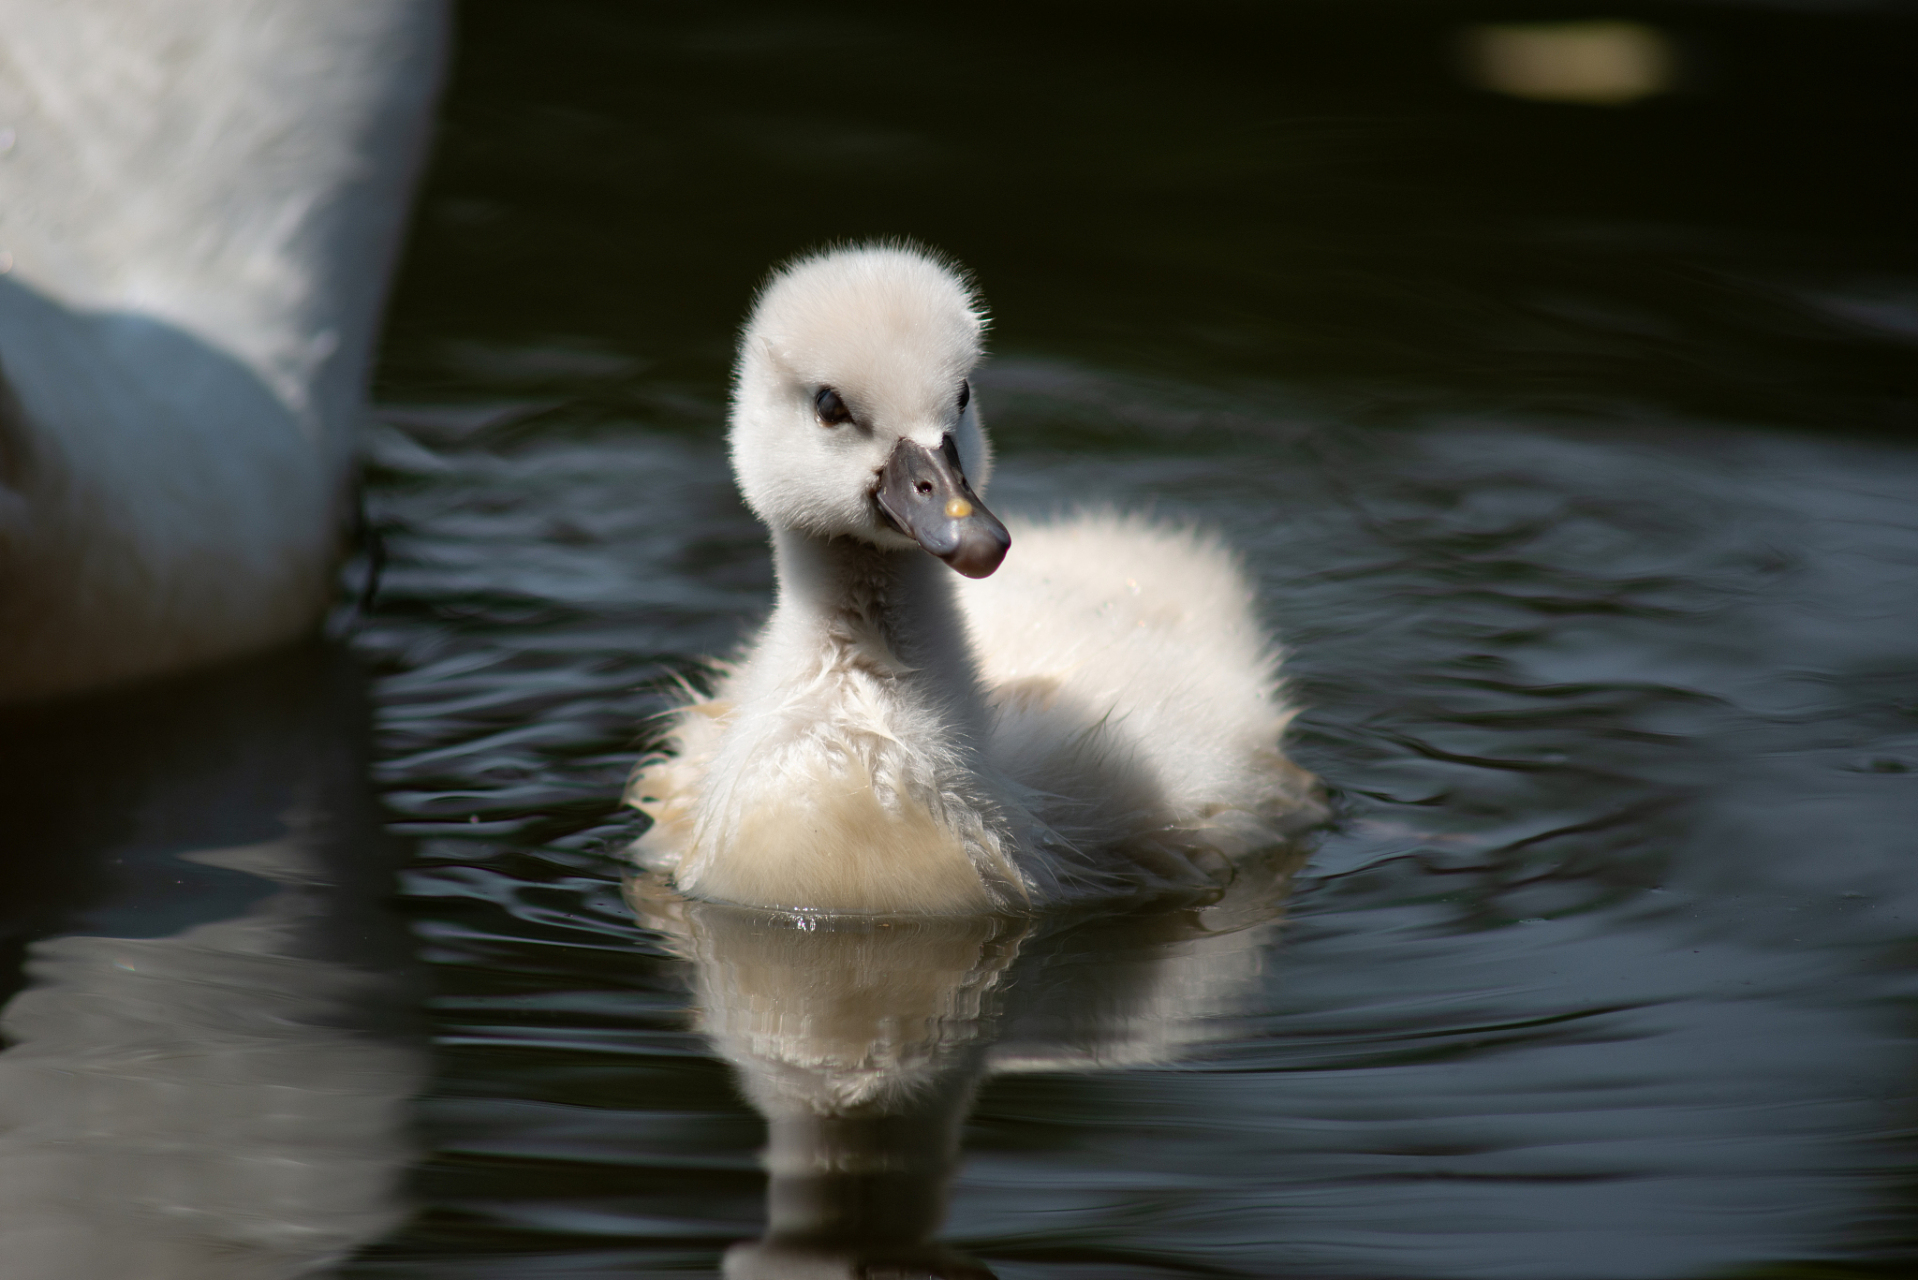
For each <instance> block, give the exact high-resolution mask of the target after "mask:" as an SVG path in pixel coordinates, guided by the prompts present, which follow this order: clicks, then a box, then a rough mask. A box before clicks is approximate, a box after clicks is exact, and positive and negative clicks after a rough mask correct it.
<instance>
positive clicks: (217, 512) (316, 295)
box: [0, 0, 447, 701]
mask: <svg viewBox="0 0 1918 1280" xmlns="http://www.w3.org/2000/svg"><path fill="white" fill-rule="evenodd" d="M446 10H447V5H446V3H445V0H225V2H223V3H220V4H204V3H178V2H169V0H87V2H86V3H75V4H49V3H45V0H0V212H3V213H4V217H3V218H0V701H6V700H9V699H20V698H35V697H48V696H52V695H56V694H62V693H67V692H71V691H74V690H78V689H84V688H88V687H91V686H96V685H103V684H109V683H113V682H116V681H123V680H132V679H137V678H140V677H144V676H150V675H155V674H159V673H162V672H167V671H172V670H177V669H180V668H184V667H187V666H192V665H195V664H199V663H205V662H211V661H215V660H218V659H221V658H226V657H230V656H234V655H237V654H241V653H244V652H247V651H249V650H254V649H259V648H262V647H265V646H267V645H271V644H275V643H278V642H282V641H285V640H288V639H291V638H293V637H294V636H296V635H298V634H299V633H300V632H301V631H303V630H306V629H308V628H310V627H311V626H312V625H313V624H314V622H315V620H316V619H317V618H318V616H319V614H320V612H321V611H322V609H323V608H324V607H325V605H326V602H327V601H328V599H329V598H330V597H331V596H332V594H333V590H334V584H333V574H332V570H333V567H334V565H335V563H336V561H337V559H338V555H339V552H340V549H341V543H342V535H343V533H344V531H345V528H346V526H347V521H348V517H349V516H350V514H351V510H352V508H351V503H350V492H351V482H352V478H353V476H352V471H353V460H354V456H355V445H356V443H357V441H356V437H357V434H358V430H357V429H358V425H359V423H358V420H359V417H360V415H361V413H362V412H363V411H364V396H365V390H366V382H367V377H368V372H369V370H370V368H371V364H372V360H373V353H374V346H375V340H376V338H377V336H378V325H379V316H380V309H381V304H382V302H383V301H384V296H385V291H386V282H387V278H388V275H389V270H390V266H391V263H392V261H393V259H394V258H395V256H396V253H397V250H398V247H399V240H400V235H401V233H402V231H403V229H404V227H405V222H406V211H407V204H408V196H409V194H410V192H411V189H412V185H413V180H414V177H415V175H416V173H417V171H418V168H419V165H420V162H421V159H422V158H423V155H424V152H425V144H426V140H427V135H428V129H429V125H430V123H431V118H432V106H433V102H434V99H435V96H436V94H437V90H438V84H439V78H440V68H441V64H442V62H443V60H444V57H443V54H444V49H445V45H446V38H447V31H446V28H447V13H446Z"/></svg>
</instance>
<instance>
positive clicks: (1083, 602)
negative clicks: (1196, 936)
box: [628, 246, 1321, 913]
mask: <svg viewBox="0 0 1918 1280" xmlns="http://www.w3.org/2000/svg"><path fill="white" fill-rule="evenodd" d="M984 328H985V317H984V314H983V311H982V308H981V305H980V303H979V302H978V300H977V299H976V298H975V297H974V296H973V294H972V292H971V290H970V288H969V287H968V286H967V284H966V283H965V281H964V280H962V279H961V278H960V277H959V275H958V274H956V273H955V272H954V271H953V270H952V269H951V268H950V267H948V266H946V265H945V264H943V263H941V262H940V261H938V260H936V259H935V258H933V257H931V256H929V255H927V254H926V253H924V252H921V251H918V250H915V249H911V248H903V247H892V246H874V247H865V248H854V249H841V250H835V251H833V252H829V253H825V254H822V255H819V256H816V257H811V258H806V259H802V260H800V261H798V262H795V263H793V264H792V265H791V266H788V267H787V268H785V269H784V270H783V271H781V272H779V273H778V274H777V275H775V276H774V277H773V279H772V281H771V283H769V284H768V285H767V286H766V288H765V290H764V291H763V292H762V293H761V294H760V297H759V300H758V303H757V305H756V306H755V308H754V310H753V314H752V318H751V320H750V322H749V323H748V324H747V326H746V331H745V335H744V337H743V338H742V339H741V342H740V350H739V360H738V366H737V369H736V374H735V390H734V402H733V412H732V428H731V433H730V443H731V451H732V463H733V470H734V473H735V475H736V477H737V478H738V482H739V488H740V492H741V493H742V494H743V495H744V496H745V499H746V502H747V504H748V505H749V506H750V507H751V508H752V510H753V512H754V513H755V514H756V515H758V516H759V518H760V519H761V520H762V521H764V522H765V523H766V525H767V526H768V527H769V528H770V529H771V531H772V544H773V557H774V563H775V566H776V569H777V573H778V582H779V598H778V604H777V606H776V607H775V608H774V610H773V614H772V617H771V619H770V620H768V622H767V623H766V625H765V628H764V629H763V630H762V631H761V632H760V634H759V636H758V637H757V638H756V639H755V640H754V641H753V642H752V643H751V645H750V646H749V647H748V649H747V651H746V653H745V654H744V656H743V657H742V659H741V660H740V661H739V662H738V663H737V664H735V665H732V666H729V667H727V668H726V669H725V672H724V675H723V678H722V680H721V682H720V685H719V687H718V689H717V690H716V691H715V693H714V695H713V696H712V697H711V698H709V699H699V700H695V701H694V702H692V704H691V705H689V706H687V707H685V708H683V709H681V710H680V711H679V712H677V713H676V714H675V718H674V721H673V724H672V728H671V732H670V734H669V737H668V742H667V747H668V749H669V751H670V754H667V755H664V756H660V757H657V758H652V759H649V760H647V761H645V762H642V764H641V766H640V768H639V770H638V772H636V773H635V775H634V778H633V782H632V786H631V789H630V791H629V795H628V798H629V800H630V801H631V802H632V803H633V804H635V805H636V806H638V807H640V808H641V809H643V810H645V811H646V812H647V813H648V814H650V815H651V817H652V818H653V820H654V824H653V826H652V827H651V829H650V830H648V831H647V833H646V834H645V836H644V837H642V838H641V840H640V841H639V843H638V845H637V847H636V850H635V852H636V854H637V855H638V857H639V859H640V861H641V862H642V863H645V864H647V865H649V866H652V867H655V868H658V869H660V870H663V871H668V872H670V873H671V874H672V876H673V878H674V880H675V882H676V883H677V885H678V887H679V888H680V889H681V890H683V891H684V892H686V893H689V894H693V895H695V896H698V897H702V898H709V899H716V900H720V901H726V902H735V903H742V904H746V905H752V906H761V907H784V908H799V909H821V910H840V911H863V912H880V913H958V912H975V911H989V910H999V909H1005V908H1015V907H1026V906H1039V905H1044V904H1050V903H1056V902H1060V901H1064V900H1071V899H1079V898H1086V897H1103V896H1131V895H1150V894H1154V893H1161V892H1168V891H1172V890H1176V889H1186V890H1190V889H1194V888H1204V887H1207V886H1208V885H1210V884H1213V883H1217V882H1219V881H1221V880H1223V879H1225V878H1227V877H1229V875H1230V862H1229V859H1230V858H1231V857H1232V856H1234V855H1236V854H1239V853H1243V852H1248V851H1250V850H1253V849H1258V848H1264V847H1269V846H1271V845H1273V844H1275V843H1277V842H1278V841H1280V840H1282V839H1283V838H1284V835H1285V834H1286V832H1287V831H1288V830H1293V829H1296V828H1297V827H1298V826H1299V825H1301V824H1302V821H1303V822H1309V821H1312V820H1314V819H1316V817H1317V816H1318V814H1319V813H1320V812H1321V811H1320V809H1319V807H1318V801H1317V800H1316V798H1315V795H1314V783H1313V780H1312V778H1311V777H1310V775H1308V774H1306V773H1305V772H1304V771H1302V770H1300V769H1298V768H1296V767H1295V766H1293V765H1291V764H1289V763H1288V762H1287V761H1286V760H1285V759H1284V757H1283V756H1281V755H1280V754H1279V750H1278V741H1279V735H1280V733H1281V731H1282V730H1283V729H1284V727H1285V723H1286V721H1287V720H1288V719H1289V718H1290V712H1289V711H1288V710H1287V709H1286V708H1285V707H1284V706H1283V705H1282V703H1281V702H1280V700H1279V697H1278V693H1277V680H1276V668H1277V657H1276V653H1275V651H1274V649H1273V646H1272V644H1271V642H1270V641H1269V639H1268V638H1267V637H1266V636H1265V634H1264V633H1263V632H1262V631H1261V629H1260V628H1259V626H1258V624H1257V622H1256V620H1255V619H1254V617H1253V611H1252V592H1251V590H1250V588H1249V586H1248V585H1247V583H1246V582H1245V580H1244V577H1243V576H1242V574H1241V573H1240V572H1239V570H1238V568H1237V566H1236V564H1235V563H1234V561H1233V559H1232V558H1231V556H1230V555H1228V554H1227V553H1226V552H1225V551H1224V550H1223V549H1222V548H1221V547H1220V546H1218V545H1217V544H1216V543H1215V542H1213V541H1211V540H1210V539H1208V538H1205V537H1202V536H1200V535H1197V534H1195V533H1192V532H1190V531H1184V530H1173V529H1166V528H1161V527H1156V526H1153V525H1150V524H1148V523H1145V522H1143V521H1141V520H1137V519H1129V518H1123V517H1115V516H1111V515H1091V516H1080V517H1076V518H1073V519H1070V520H1066V521H1062V522H1058V523H1053V524H1042V525H1030V526H1026V525H1018V524H1015V525H1014V527H1013V530H1012V532H1011V533H1008V531H1007V528H1006V526H1005V525H1003V524H1001V523H1000V522H999V520H998V519H997V518H995V517H994V516H993V514H992V513H991V512H990V511H988V510H987V509H986V506H985V504H984V503H983V502H982V501H981V499H980V497H979V494H980V492H982V491H983V490H984V489H985V487H986V480H987V478H988V475H989V473H990V470H991V466H992V454H991V449H990V447H989V445H988V444H987V441H986V436H985V433H984V430H983V428H982V425H981V422H980V414H979V405H978V402H977V399H976V397H974V395H973V394H972V389H971V386H970V384H969V382H968V381H967V379H968V375H969V374H970V373H971V371H972V369H973V366H974V365H975V364H976V363H977V362H978V360H979V358H980V355H981V353H982V342H981V339H982V336H983V331H984ZM1009 549H1010V552H1009ZM928 553H930V554H928ZM941 561H943V562H944V563H943V564H942V563H941ZM1002 561H1004V566H1005V567H1004V568H1003V569H1001V568H1000V565H1001V562H1002ZM955 570H956V571H957V572H956V573H955V572H954V571H955ZM995 570H998V573H997V575H996V576H994V571H995ZM962 575H963V576H962Z"/></svg>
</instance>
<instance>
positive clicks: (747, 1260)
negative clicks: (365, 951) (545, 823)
mask: <svg viewBox="0 0 1918 1280" xmlns="http://www.w3.org/2000/svg"><path fill="white" fill-rule="evenodd" d="M1294 857H1295V855H1293V854H1278V855H1268V856H1265V857H1258V858H1253V859H1249V860H1247V861H1246V862H1245V863H1243V864H1242V865H1241V868H1240V871H1241V874H1240V875H1238V876H1237V877H1235V879H1234V880H1233V883H1232V885H1231V886H1230V887H1229V888H1228V889H1227V891H1226V892H1225V894H1224V895H1223V897H1221V898H1220V899H1219V900H1218V901H1216V902H1214V903H1212V904H1211V905H1209V906H1207V907H1204V908H1202V909H1188V910H1178V911H1159V912H1150V913H1144V914H1137V915H1120V916H1108V917H1102V918H1095V919H1091V920H1079V921H1071V920H1058V919H1047V918H1045V917H1039V916H1023V917H1008V916H959V915H946V916H919V917H892V918H884V917H872V916H848V915H841V916H829V915H814V914H806V915H781V914H777V913H769V912H765V911H758V910H753V909H750V908H742V907H734V906H729V905H725V904H720V903H708V902H688V901H687V900H685V899H683V898H680V897H678V896H676V895H674V894H672V893H671V892H669V891H667V890H665V889H664V888H663V887H662V886H661V885H660V884H659V883H658V882H657V881H654V880H652V879H651V878H648V877H641V878H638V879H635V880H634V881H633V882H632V883H631V885H630V886H629V896H630V898H631V901H632V903H633V905H634V907H635V908H636V909H637V910H638V912H639V914H640V916H641V918H642V919H643V920H645V921H646V922H647V923H650V924H652V925H653V926H655V927H657V928H660V929H662V930H664V931H665V932H666V933H667V934H668V936H669V937H671V938H673V939H674V940H675V941H676V944H677V946H678V948H679V950H680V951H681V952H682V953H683V954H684V955H685V956H686V958H687V959H688V960H689V961H690V962H691V966H692V975H691V976H692V985H693V992H694V1000H695V1003H696V1004H697V1006H698V1009H699V1017H700V1029H701V1030H702V1031H703V1032H704V1033H705V1034H706V1035H707V1036H708V1037H709V1038H710V1039H711V1041H712V1044H713V1047H714V1049H715V1050H716V1051H717V1052H718V1053H719V1054H720V1055H721V1056H722V1057H724V1058H725V1059H726V1060H727V1061H728V1062H730V1063H731V1064H732V1065H733V1067H734V1069H735V1071H736V1072H737V1074H738V1078H739V1083H740V1087H741V1089H742V1090H743V1091H744V1092H745V1094H746V1096H747V1097H748V1098H749V1099H750V1100H751V1101H752V1103H753V1105H754V1107H756V1108H757V1109H758V1110H759V1111H760V1112H761V1114H763V1115H764V1116H765V1117H766V1124H767V1147H766V1152H765V1162H766V1169H767V1172H768V1174H769V1175H770V1178H771V1181H770V1184H769V1186H768V1188H767V1210H768V1214H767V1216H768V1222H767V1229H766V1234H765V1236H764V1238H762V1239H761V1240H758V1241H755V1242H752V1243H750V1244H743V1245H739V1246H736V1247H735V1248H734V1249H733V1250H731V1251H730V1252H729V1253H728V1255H727V1258H726V1268H725V1270H726V1275H727V1276H728V1277H730V1278H731V1280H759V1278H761V1277H765V1278H768V1280H770V1278H771V1277H781V1278H782V1280H784V1278H789V1277H793V1276H814V1275H817V1276H822V1277H824V1276H856V1275H885V1274H894V1273H895V1272H894V1271H892V1270H888V1268H895V1269H898V1270H897V1274H905V1275H920V1276H928V1277H951V1278H954V1280H958V1278H961V1277H985V1276H989V1275H990V1272H988V1271H986V1270H985V1269H984V1268H983V1267H982V1266H980V1265H979V1264H978V1263H977V1262H974V1261H972V1260H970V1259H967V1258H965V1257H963V1256H962V1255H959V1254H957V1253H955V1252H953V1251H952V1250H951V1249H949V1248H947V1247H945V1246H943V1245H940V1244H937V1243H936V1242H934V1240H933V1236H934V1234H935V1233H936V1232H937V1230H938V1228H939V1225H940V1222H941V1221H942V1219H943V1218H944V1216H945V1205H946V1194H947V1187H948V1184H949V1183H950V1181H951V1179H952V1176H953V1174H954V1173H955V1172H956V1171H957V1169H958V1166H959V1160H960V1132H961V1128H962V1126H963V1124H964V1121H965V1118H966V1115H967V1113H968V1112H969V1111H970V1109H971V1105H972V1100H973V1096H974V1094H975V1092H976V1091H977V1089H978V1087H979V1084H980V1082H981V1081H982V1080H984V1079H985V1078H987V1077H988V1076H989V1075H991V1074H993V1073H996V1072H1009V1071H1021V1072H1032V1071H1061V1070H1067V1071H1083V1070H1089V1069H1099V1068H1103V1067H1112V1066H1138V1065H1143V1064H1147V1063H1169V1062H1172V1061H1175V1060H1176V1059H1177V1058H1179V1057H1180V1056H1181V1055H1182V1054H1184V1053H1186V1052H1188V1051H1189V1050H1190V1049H1191V1048H1192V1047H1193V1046H1195V1045H1196V1044H1199V1043H1201V1042H1203V1041H1205V1040H1207V1039H1209V1038H1211V1037H1213V1036H1215V1035H1218V1034H1220V1033H1221V1031H1222V1030H1223V1029H1224V1028H1223V1022H1222V1020H1223V1019H1224V1018H1225V1017H1227V1016H1229V1015H1231V1014H1232V1013H1234V1012H1235V1011H1236V1010H1237V1009H1238V1008H1239V1007H1241V1006H1242V1005H1243V1003H1244V1002H1245V1001H1246V1000H1247V998H1248V997H1250V996H1251V995H1252V994H1253V993H1254V992H1255V991H1256V983H1257V980H1258V976H1259V973H1260V962H1261V958H1262V956H1263V954H1264V951H1265V948H1266V945H1267V944H1268V943H1269V942H1270V940H1271V934H1272V931H1273V930H1274V929H1275V928H1276V919H1277V913H1278V911H1279V908H1280V904H1281V900H1282V897H1283V894H1284V891H1285V888H1286V885H1287V881H1288V878H1289V876H1290V873H1291V870H1292V867H1293V865H1294ZM862 1268H863V1269H862Z"/></svg>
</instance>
